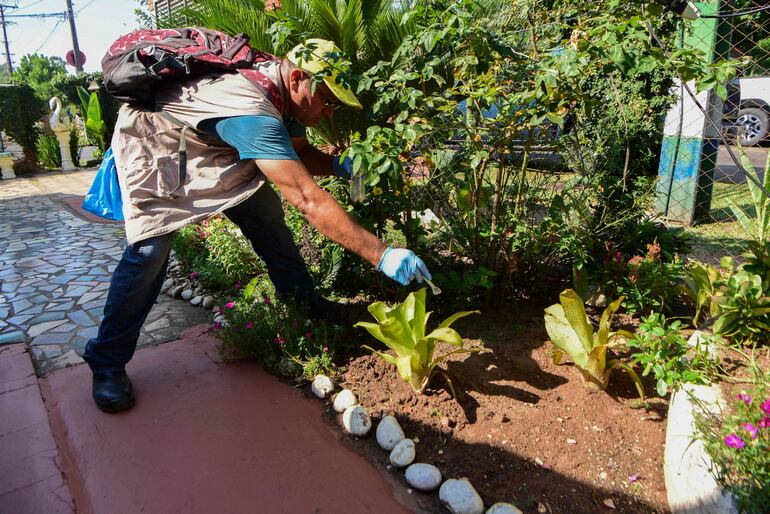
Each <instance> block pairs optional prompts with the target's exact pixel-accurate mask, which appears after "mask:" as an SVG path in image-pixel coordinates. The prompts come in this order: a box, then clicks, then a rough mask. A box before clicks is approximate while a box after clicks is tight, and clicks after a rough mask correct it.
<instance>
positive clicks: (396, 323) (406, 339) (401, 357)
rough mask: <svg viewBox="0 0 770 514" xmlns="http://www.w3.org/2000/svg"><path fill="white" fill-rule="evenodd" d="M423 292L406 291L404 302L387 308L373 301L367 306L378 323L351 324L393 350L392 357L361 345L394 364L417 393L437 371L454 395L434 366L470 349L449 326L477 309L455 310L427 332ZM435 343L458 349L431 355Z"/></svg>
mask: <svg viewBox="0 0 770 514" xmlns="http://www.w3.org/2000/svg"><path fill="white" fill-rule="evenodd" d="M425 295H426V288H422V289H420V290H419V291H417V292H413V293H409V295H408V296H407V297H406V300H404V301H403V303H400V304H398V305H395V306H393V307H388V306H387V305H386V304H385V303H383V302H375V303H373V304H371V305H370V306H369V307H368V310H369V312H370V313H371V314H372V316H374V318H375V319H376V320H377V323H370V322H365V321H361V322H359V323H356V324H355V325H354V326H356V327H361V328H364V329H366V331H367V332H369V333H370V334H371V335H372V336H374V337H375V338H376V339H377V340H378V341H381V342H382V343H384V344H385V346H387V347H388V348H390V349H391V350H393V352H394V353H395V356H394V355H390V354H388V353H385V352H380V351H377V350H374V349H373V348H371V347H368V346H364V348H366V349H368V350H371V351H372V352H374V353H376V354H377V355H379V356H380V357H382V359H383V360H385V361H386V362H388V363H390V364H393V365H394V366H396V368H397V369H398V373H399V375H401V378H402V379H404V381H405V382H408V383H409V385H411V386H412V389H413V390H414V391H415V392H416V393H423V392H425V389H426V388H427V387H428V385H429V384H430V381H431V379H432V378H433V377H434V376H435V375H437V374H440V375H443V377H444V378H445V379H446V381H447V384H449V387H450V389H452V394H453V395H454V388H453V386H452V382H451V380H450V379H449V377H448V376H447V374H446V373H445V372H444V371H441V370H438V369H437V368H436V367H437V366H438V365H439V364H441V363H442V362H444V361H445V360H446V359H447V357H449V356H450V355H454V354H458V353H468V352H471V351H473V350H472V349H469V348H463V339H462V337H460V334H458V333H457V332H456V331H455V330H453V329H451V328H449V326H450V325H451V324H452V323H454V322H455V321H457V320H458V319H460V318H463V317H465V316H468V315H470V314H478V313H479V311H463V312H457V313H455V314H453V315H451V316H449V317H448V318H447V319H445V320H444V321H443V322H442V323H441V324H440V325H439V326H438V328H436V329H435V330H433V331H432V332H430V333H428V334H426V325H427V323H428V318H429V317H430V314H431V313H430V312H425ZM437 342H445V343H449V344H451V345H453V346H456V347H457V349H455V350H452V351H450V352H449V353H446V354H444V355H441V356H439V357H434V355H433V352H434V350H435V349H436V343H437Z"/></svg>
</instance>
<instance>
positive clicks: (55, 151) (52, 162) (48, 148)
mask: <svg viewBox="0 0 770 514" xmlns="http://www.w3.org/2000/svg"><path fill="white" fill-rule="evenodd" d="M36 146H37V156H38V159H39V160H40V164H42V165H43V166H44V167H46V168H49V169H58V168H61V152H59V140H58V139H56V136H55V135H53V134H52V133H50V132H40V135H38V136H37V143H36Z"/></svg>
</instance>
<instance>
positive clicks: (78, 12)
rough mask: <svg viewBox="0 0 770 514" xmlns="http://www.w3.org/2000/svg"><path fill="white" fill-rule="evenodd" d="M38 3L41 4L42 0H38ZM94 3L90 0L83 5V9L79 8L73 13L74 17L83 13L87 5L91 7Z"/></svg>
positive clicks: (93, 0)
mask: <svg viewBox="0 0 770 514" xmlns="http://www.w3.org/2000/svg"><path fill="white" fill-rule="evenodd" d="M40 1H41V2H42V0H40ZM94 2H96V0H91V1H90V2H88V3H87V4H86V5H84V6H83V7H81V8H80V9H78V10H77V11H75V15H78V14H80V13H81V12H83V11H84V10H85V9H86V7H88V6H89V5H91V4H92V3H94Z"/></svg>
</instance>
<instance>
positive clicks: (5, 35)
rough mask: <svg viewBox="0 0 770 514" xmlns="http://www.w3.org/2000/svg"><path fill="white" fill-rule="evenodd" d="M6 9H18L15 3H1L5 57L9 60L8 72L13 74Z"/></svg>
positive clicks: (0, 18) (0, 11)
mask: <svg viewBox="0 0 770 514" xmlns="http://www.w3.org/2000/svg"><path fill="white" fill-rule="evenodd" d="M5 9H16V6H15V5H7V4H0V23H2V25H3V43H4V44H5V58H6V60H7V61H8V73H10V74H11V75H13V63H12V62H11V49H10V47H9V46H8V33H7V32H6V30H5V24H6V21H5Z"/></svg>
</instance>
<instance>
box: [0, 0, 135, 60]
mask: <svg viewBox="0 0 770 514" xmlns="http://www.w3.org/2000/svg"><path fill="white" fill-rule="evenodd" d="M0 3H2V4H6V5H17V6H18V9H7V10H6V15H10V16H13V15H15V14H38V13H59V12H66V10H67V2H66V0H0ZM138 7H139V1H138V0H72V9H73V12H74V13H75V26H76V29H77V34H78V43H79V45H80V51H81V52H83V53H84V54H85V55H86V62H85V64H84V65H83V69H84V71H87V72H90V71H99V70H101V61H102V57H104V53H105V52H106V51H107V48H108V47H109V46H110V44H111V43H112V42H113V41H114V40H115V39H117V38H118V36H120V35H122V34H125V33H127V32H131V31H133V30H136V29H137V28H139V22H138V21H137V19H136V15H135V14H134V9H136V8H138ZM7 21H9V22H13V23H14V24H13V25H8V26H7V28H6V30H7V31H8V42H9V44H10V50H11V54H12V55H11V59H13V63H14V67H16V66H18V64H19V62H21V58H22V56H24V55H27V54H32V53H38V54H43V55H48V56H52V57H60V58H62V59H64V58H65V55H66V53H67V52H68V51H69V50H71V49H72V35H71V33H70V24H69V21H68V20H65V19H61V18H43V19H38V18H8V20H7ZM1 39H2V32H0V40H1ZM5 60H6V59H5V48H4V47H3V46H2V44H0V62H2V63H5ZM67 68H68V69H69V71H70V72H71V73H74V71H75V70H74V68H73V67H72V66H67Z"/></svg>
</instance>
